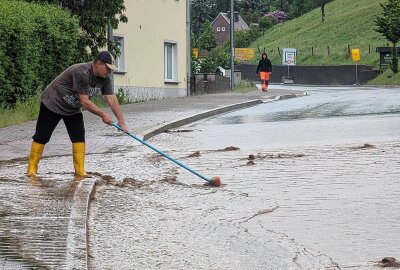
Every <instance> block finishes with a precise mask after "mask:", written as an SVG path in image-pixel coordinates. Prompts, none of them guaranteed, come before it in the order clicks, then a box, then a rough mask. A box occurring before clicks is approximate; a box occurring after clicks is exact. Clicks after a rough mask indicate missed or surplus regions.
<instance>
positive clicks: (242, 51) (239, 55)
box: [235, 48, 254, 60]
mask: <svg viewBox="0 0 400 270" xmlns="http://www.w3.org/2000/svg"><path fill="white" fill-rule="evenodd" d="M235 58H236V59H240V60H251V59H254V49H253V48H235Z"/></svg>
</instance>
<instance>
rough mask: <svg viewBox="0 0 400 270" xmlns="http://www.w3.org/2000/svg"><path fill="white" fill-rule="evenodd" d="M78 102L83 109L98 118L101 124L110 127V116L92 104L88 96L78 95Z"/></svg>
mask: <svg viewBox="0 0 400 270" xmlns="http://www.w3.org/2000/svg"><path fill="white" fill-rule="evenodd" d="M79 100H80V102H81V105H82V106H83V107H85V109H87V110H88V111H89V112H91V113H93V114H95V115H97V116H100V117H101V120H102V121H103V123H105V124H107V125H111V124H112V122H113V121H112V118H111V116H110V115H109V114H108V113H106V112H105V111H103V110H101V109H100V108H99V107H97V105H96V104H94V103H93V102H92V101H91V100H90V99H89V96H88V95H81V94H79Z"/></svg>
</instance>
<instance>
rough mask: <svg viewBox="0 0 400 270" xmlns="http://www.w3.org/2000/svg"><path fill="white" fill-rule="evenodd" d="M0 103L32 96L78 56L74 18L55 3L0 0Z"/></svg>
mask: <svg viewBox="0 0 400 270" xmlns="http://www.w3.org/2000/svg"><path fill="white" fill-rule="evenodd" d="M0 14H1V16H2V19H1V21H0V36H1V39H0V58H1V61H0V106H2V107H9V106H15V104H16V103H17V101H26V100H27V99H29V97H31V96H35V95H36V94H37V93H38V92H40V91H41V90H42V89H43V88H44V87H45V86H46V85H47V84H48V83H50V82H51V80H52V79H54V77H55V76H57V75H58V74H59V73H61V72H62V71H63V70H64V69H65V68H66V67H68V66H69V65H71V64H72V63H74V62H75V59H76V58H77V46H76V44H77V40H78V34H79V26H78V21H77V19H76V18H73V17H72V16H71V15H70V14H69V13H68V12H65V11H62V10H60V9H59V8H57V7H55V6H50V5H39V4H30V3H25V2H21V1H15V0H0Z"/></svg>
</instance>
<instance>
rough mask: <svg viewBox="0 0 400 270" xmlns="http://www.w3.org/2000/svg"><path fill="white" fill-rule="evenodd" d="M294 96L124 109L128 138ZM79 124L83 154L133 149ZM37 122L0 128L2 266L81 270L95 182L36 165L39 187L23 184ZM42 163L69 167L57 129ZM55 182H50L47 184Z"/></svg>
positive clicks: (194, 99) (92, 123) (100, 128)
mask: <svg viewBox="0 0 400 270" xmlns="http://www.w3.org/2000/svg"><path fill="white" fill-rule="evenodd" d="M293 94H299V95H302V94H303V92H300V91H291V90H279V89H271V90H270V91H269V92H268V93H267V94H266V93H262V92H260V91H253V92H249V93H222V94H212V95H202V96H190V97H185V98H175V99H165V100H153V101H146V102H141V103H136V104H130V105H125V106H122V110H123V113H124V116H125V120H126V123H127V126H128V127H129V128H130V129H131V132H132V133H136V134H140V135H142V136H144V138H145V139H148V138H150V137H151V136H154V135H157V134H158V133H159V132H163V131H165V130H166V129H169V128H174V127H177V126H179V125H183V124H187V123H188V122H190V121H196V120H199V119H200V118H205V117H209V116H211V115H215V114H217V113H222V112H226V111H228V110H234V109H238V108H240V107H245V106H251V105H254V104H256V103H257V102H263V101H267V100H273V99H274V97H277V96H278V97H279V96H286V97H293V96H294V95H293ZM84 118H85V128H86V141H87V150H86V152H87V154H88V155H90V154H99V153H105V152H107V151H110V150H112V149H114V148H115V147H121V146H124V147H125V146H129V145H132V144H134V143H135V142H134V141H133V140H132V139H131V138H130V137H129V136H124V134H122V133H116V130H115V128H112V127H109V126H106V125H104V124H103V123H102V122H101V119H100V118H99V117H97V116H95V115H93V114H91V113H89V112H85V113H84ZM177 120H179V121H177ZM35 124H36V122H35V121H32V122H28V123H25V124H21V125H17V126H12V127H8V128H2V129H0V151H1V153H2V155H1V158H0V168H1V172H0V200H1V201H2V202H4V203H3V204H2V206H0V268H2V269H15V268H16V265H17V266H18V267H19V268H20V269H42V268H51V269H60V268H64V269H82V268H87V256H88V253H87V250H86V249H85V247H86V240H87V236H86V233H87V231H86V230H87V228H86V224H87V223H86V218H87V211H88V205H87V203H88V202H89V197H90V194H91V192H92V189H93V186H94V185H95V181H96V179H97V178H96V176H95V177H93V178H92V179H89V180H85V181H81V182H76V181H73V176H72V172H65V173H62V174H60V173H58V174H55V175H54V173H53V172H46V173H44V172H43V170H42V172H41V167H40V166H39V176H41V175H42V176H43V177H42V178H40V177H39V181H38V182H37V183H33V182H31V181H28V179H27V178H26V177H24V174H25V170H26V166H27V156H28V154H29V150H30V145H31V136H32V135H33V132H34V129H35ZM43 157H44V159H46V158H50V157H59V158H57V163H58V164H54V166H61V167H66V168H64V169H65V170H66V171H69V169H68V168H72V164H69V163H71V162H72V158H71V143H70V141H69V138H68V135H67V132H66V130H65V127H64V125H63V124H59V126H58V127H57V128H56V130H55V131H54V134H53V136H52V139H51V141H50V142H49V143H48V144H47V145H46V147H45V150H44V155H43ZM53 162H54V161H53ZM48 178H50V181H49V180H48ZM54 178H56V179H57V180H58V181H56V183H54V181H51V180H52V179H54ZM71 179H72V181H71ZM77 202H79V203H77ZM85 203H86V205H85ZM4 250H7V252H4Z"/></svg>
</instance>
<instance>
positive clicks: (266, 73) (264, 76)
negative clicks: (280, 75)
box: [256, 52, 272, 92]
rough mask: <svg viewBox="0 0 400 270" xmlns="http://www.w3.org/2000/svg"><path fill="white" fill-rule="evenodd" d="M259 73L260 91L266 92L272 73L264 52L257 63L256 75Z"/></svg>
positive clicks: (269, 62)
mask: <svg viewBox="0 0 400 270" xmlns="http://www.w3.org/2000/svg"><path fill="white" fill-rule="evenodd" d="M258 73H260V80H261V90H262V91H263V92H267V89H268V82H269V79H270V76H271V73H272V64H271V61H270V60H269V59H268V55H267V54H266V53H265V52H264V53H262V55H261V59H260V61H259V62H258V66H257V71H256V74H258Z"/></svg>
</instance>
